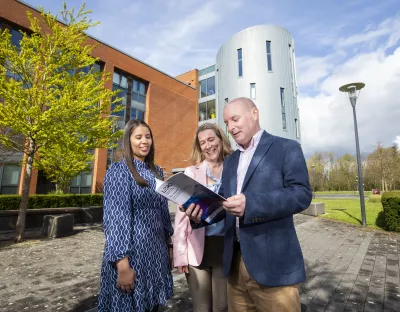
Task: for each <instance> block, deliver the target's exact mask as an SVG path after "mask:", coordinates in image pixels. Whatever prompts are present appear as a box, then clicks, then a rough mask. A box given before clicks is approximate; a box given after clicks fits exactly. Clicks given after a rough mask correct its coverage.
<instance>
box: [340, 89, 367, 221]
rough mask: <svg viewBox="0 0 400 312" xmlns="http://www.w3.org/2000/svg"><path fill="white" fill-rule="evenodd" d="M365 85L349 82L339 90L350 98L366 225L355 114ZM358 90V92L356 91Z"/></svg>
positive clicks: (362, 208)
mask: <svg viewBox="0 0 400 312" xmlns="http://www.w3.org/2000/svg"><path fill="white" fill-rule="evenodd" d="M364 87H365V84H364V83H362V82H355V83H349V84H346V85H344V86H341V87H340V88H339V91H341V92H346V93H347V94H348V96H349V99H350V104H351V106H352V107H353V119H354V132H355V137H356V152H357V167H358V189H359V193H360V206H361V218H362V225H363V226H365V225H366V216H365V202H364V183H363V178H362V170H361V156H360V144H359V140H358V128H357V115H356V102H357V98H358V95H359V94H360V90H361V89H362V88H364ZM357 91H358V93H357Z"/></svg>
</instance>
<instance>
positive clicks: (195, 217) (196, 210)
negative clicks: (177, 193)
mask: <svg viewBox="0 0 400 312" xmlns="http://www.w3.org/2000/svg"><path fill="white" fill-rule="evenodd" d="M179 210H180V211H182V212H184V213H185V214H186V215H187V216H188V217H189V219H190V220H192V221H194V222H196V223H200V221H201V213H202V210H201V209H200V205H195V204H190V206H189V207H188V209H186V210H185V209H184V208H183V207H182V206H179Z"/></svg>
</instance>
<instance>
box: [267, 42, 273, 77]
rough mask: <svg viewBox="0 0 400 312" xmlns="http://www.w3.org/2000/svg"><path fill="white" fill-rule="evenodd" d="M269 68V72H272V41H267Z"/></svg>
mask: <svg viewBox="0 0 400 312" xmlns="http://www.w3.org/2000/svg"><path fill="white" fill-rule="evenodd" d="M267 66H268V71H272V57H271V41H267Z"/></svg>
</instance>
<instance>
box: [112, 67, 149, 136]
mask: <svg viewBox="0 0 400 312" xmlns="http://www.w3.org/2000/svg"><path fill="white" fill-rule="evenodd" d="M113 90H114V91H115V90H120V92H119V94H118V95H117V97H119V98H122V100H121V101H120V102H119V103H115V104H112V106H111V109H115V107H116V106H117V105H118V104H122V105H123V106H124V110H122V111H119V112H116V113H112V114H113V115H114V116H117V117H119V119H120V120H119V121H118V127H119V128H121V129H123V128H124V127H125V120H128V119H141V120H144V116H145V111H146V94H147V83H146V82H144V81H141V80H140V79H137V78H133V77H130V76H128V75H125V74H122V73H118V72H114V75H113ZM128 101H130V107H129V104H128ZM127 106H128V107H127ZM127 108H129V112H128V110H127Z"/></svg>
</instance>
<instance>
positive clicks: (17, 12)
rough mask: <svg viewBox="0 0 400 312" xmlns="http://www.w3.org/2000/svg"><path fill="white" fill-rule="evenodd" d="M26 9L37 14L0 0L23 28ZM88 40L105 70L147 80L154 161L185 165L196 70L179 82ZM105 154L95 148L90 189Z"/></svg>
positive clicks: (193, 120)
mask: <svg viewBox="0 0 400 312" xmlns="http://www.w3.org/2000/svg"><path fill="white" fill-rule="evenodd" d="M60 9H61V4H60ZM45 10H46V8H45ZM27 11H30V12H32V13H33V15H34V16H38V17H40V15H39V13H38V12H37V11H35V10H33V9H32V8H30V7H29V6H27V5H25V4H22V3H20V2H18V1H16V0H1V1H0V18H2V19H4V20H7V21H9V22H11V23H13V24H16V25H18V26H20V27H21V28H25V29H28V28H29V21H28V19H27V16H26V12H27ZM88 42H89V43H99V45H98V47H96V49H95V50H94V51H93V56H95V57H98V58H99V59H100V60H101V61H102V62H104V63H105V71H107V72H110V73H112V72H113V71H114V68H118V69H119V70H122V71H124V72H126V73H128V74H130V75H133V76H136V77H138V78H141V79H143V80H145V81H147V82H148V83H149V88H148V93H147V103H146V117H145V121H146V122H147V123H148V124H149V125H150V127H151V128H152V131H153V132H154V139H155V144H156V161H157V164H158V165H160V166H162V167H165V169H166V171H171V170H172V168H177V167H184V166H186V165H187V163H186V162H185V159H187V158H188V157H189V152H190V148H191V144H192V138H193V136H194V134H195V131H196V129H197V90H196V87H197V83H198V78H197V77H198V75H197V70H193V71H190V72H188V73H185V74H183V75H181V76H179V77H180V78H181V79H182V81H183V82H182V81H180V80H178V79H175V78H173V77H171V76H168V75H167V74H165V73H163V72H161V71H160V70H158V69H156V68H153V67H151V66H149V65H147V64H145V63H143V62H141V61H139V60H137V59H134V58H132V57H131V56H129V55H127V54H125V53H123V52H120V51H118V50H116V49H114V48H113V47H110V46H108V45H107V44H105V43H101V42H98V41H96V40H95V39H92V38H89V39H88ZM186 81H190V82H191V85H187V84H186V83H185V82H186ZM107 87H109V88H111V87H112V83H111V82H108V83H107ZM106 157H107V151H106V150H104V149H98V150H96V152H95V161H94V170H93V186H92V192H96V188H97V191H99V190H101V185H102V183H103V180H104V176H105V172H106ZM33 177H34V179H35V180H33V181H32V184H34V185H36V179H37V174H36V173H35V174H34V176H33ZM23 178H24V174H21V180H20V181H21V182H22V179H23ZM32 184H31V185H32ZM34 190H35V187H31V193H33V192H34Z"/></svg>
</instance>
